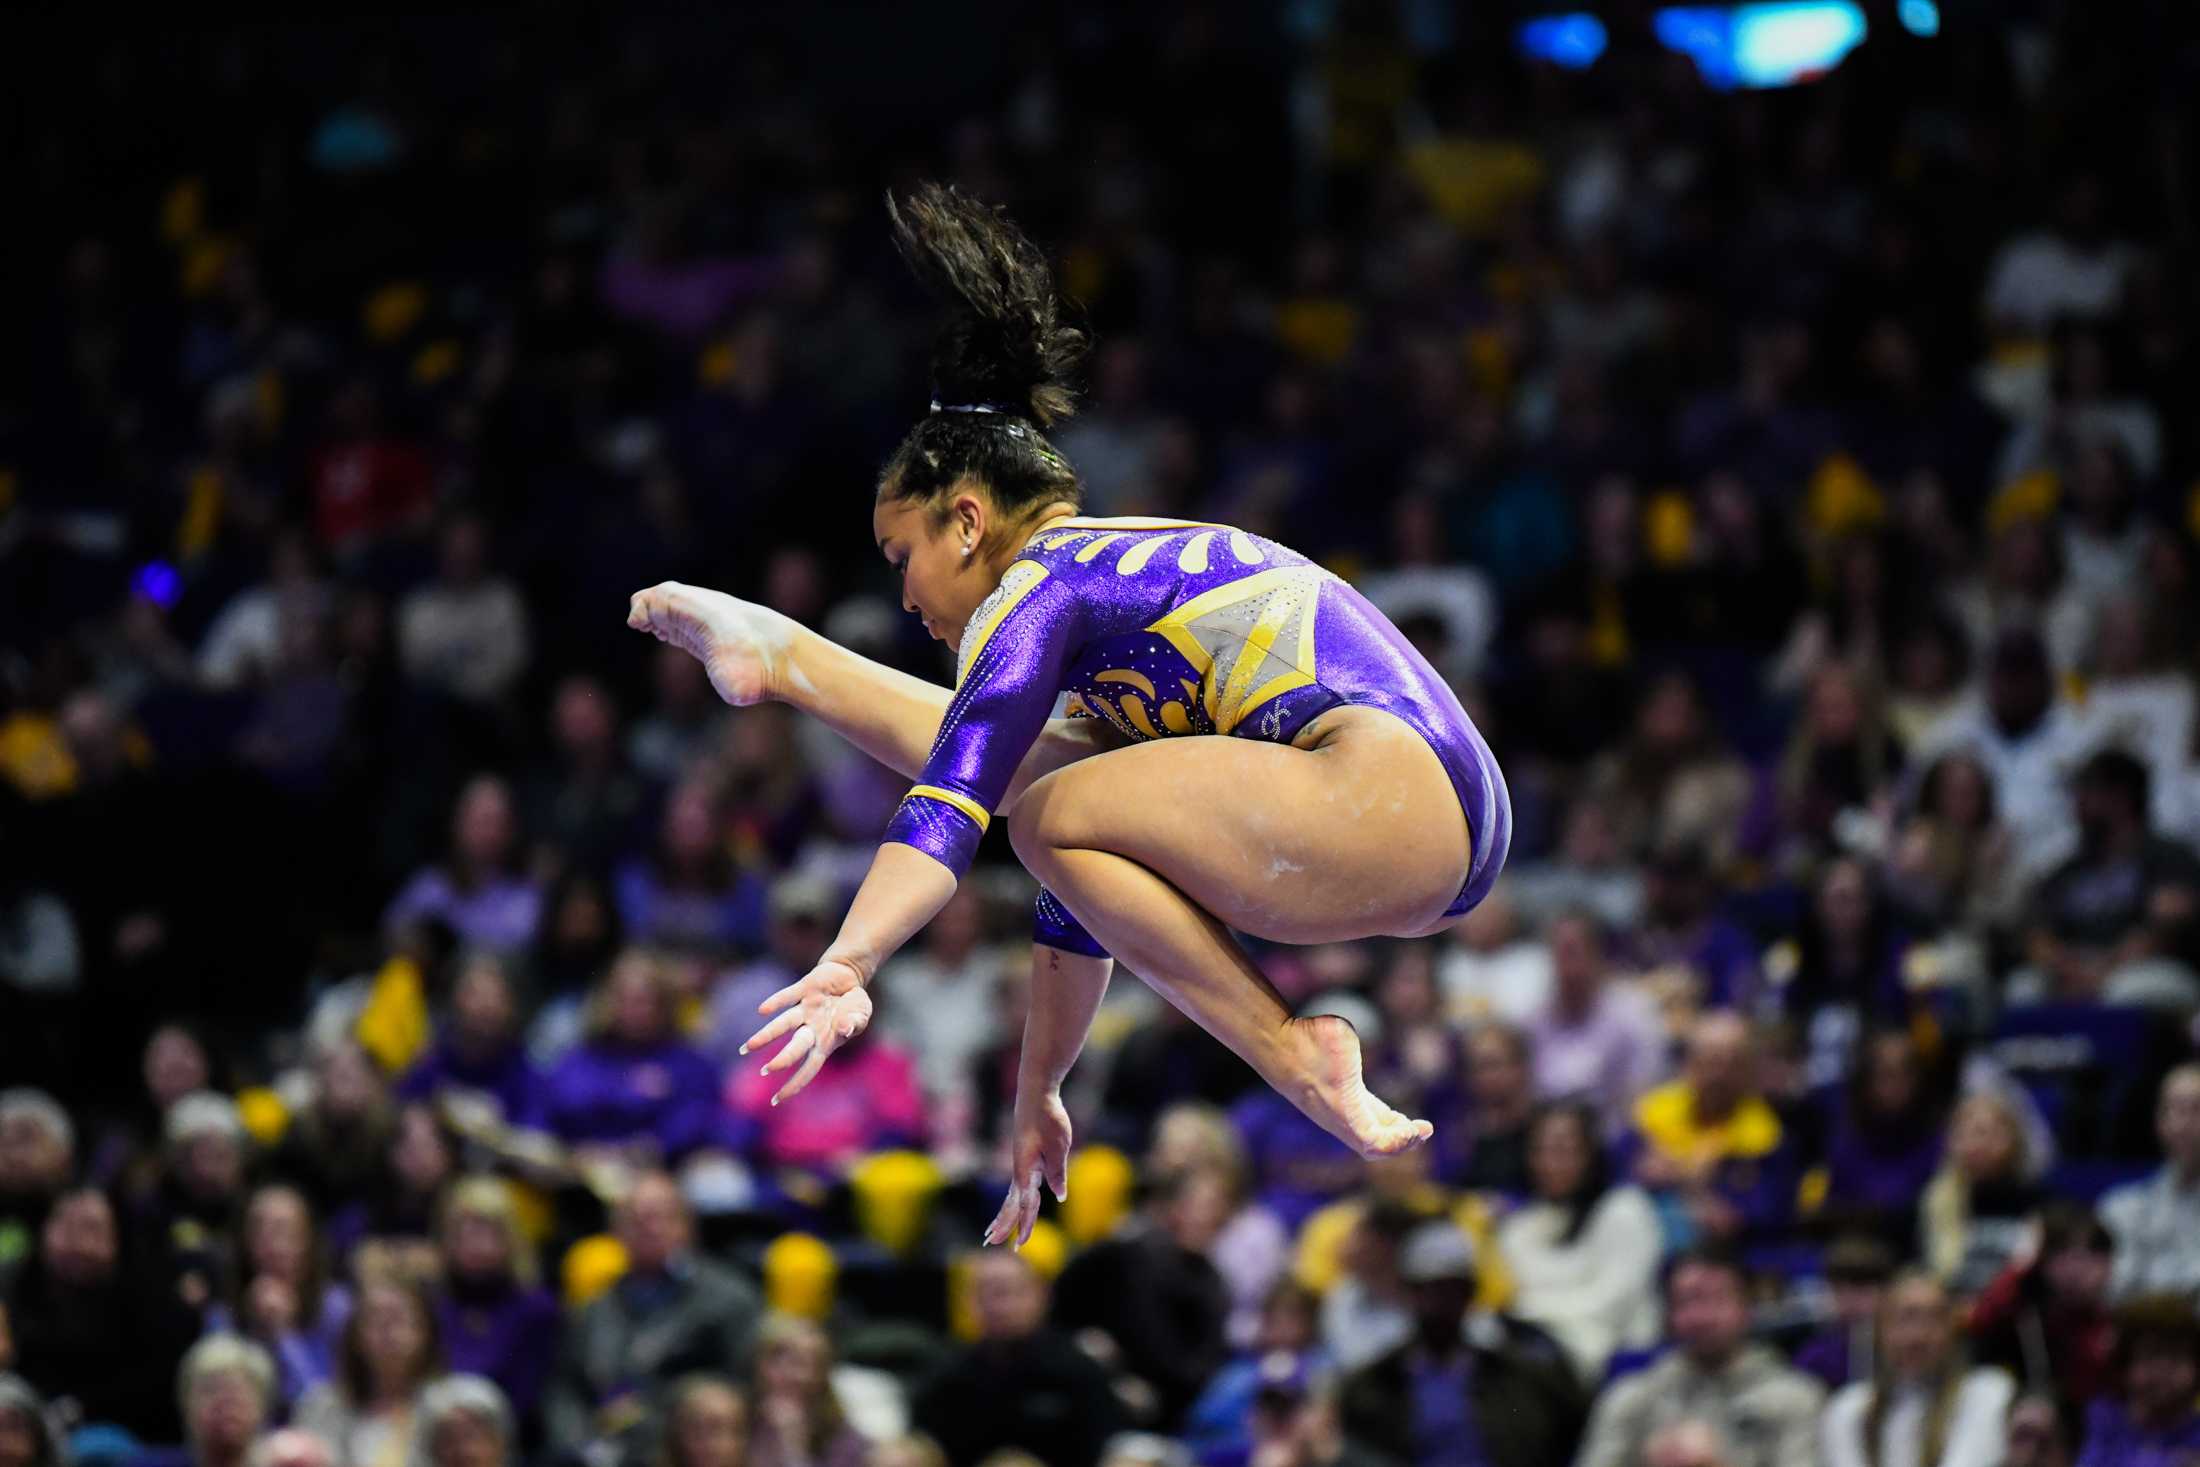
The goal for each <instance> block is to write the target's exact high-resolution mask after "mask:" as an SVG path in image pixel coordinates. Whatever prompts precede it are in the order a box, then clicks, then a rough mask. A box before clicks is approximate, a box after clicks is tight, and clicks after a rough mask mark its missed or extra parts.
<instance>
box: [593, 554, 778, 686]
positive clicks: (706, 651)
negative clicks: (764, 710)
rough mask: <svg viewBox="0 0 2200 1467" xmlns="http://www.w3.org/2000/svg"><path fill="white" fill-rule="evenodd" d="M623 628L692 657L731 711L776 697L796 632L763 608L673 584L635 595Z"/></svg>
mask: <svg viewBox="0 0 2200 1467" xmlns="http://www.w3.org/2000/svg"><path fill="white" fill-rule="evenodd" d="M626 624H627V625H628V626H630V627H632V628H634V629H635V630H636V631H638V632H648V633H649V634H650V635H651V636H653V637H655V638H656V639H657V640H658V641H660V642H670V643H671V644H672V645H673V646H675V647H678V648H680V649H681V650H682V651H684V652H687V653H689V654H691V655H692V656H693V657H694V658H695V659H696V660H697V661H698V662H701V663H702V664H703V670H704V671H705V672H706V673H708V674H709V675H710V685H711V686H712V687H714V688H716V689H717V690H718V696H719V697H721V698H723V699H725V700H726V701H727V702H728V703H731V704H733V705H734V706H735V707H736V708H746V707H747V706H748V705H749V704H751V703H761V702H763V701H764V700H765V699H767V698H773V697H776V696H778V687H779V680H780V678H781V676H782V675H783V674H784V671H785V668H786V662H787V652H788V649H789V647H790V646H791V645H792V643H793V641H794V633H795V630H796V627H795V623H793V622H791V621H789V620H788V619H787V618H786V617H784V616H782V615H780V614H779V613H778V612H776V611H773V610H772V609H771V608H770V607H768V606H758V605H756V604H755V603H754V602H751V601H742V600H738V599H736V598H735V597H732V596H728V595H727V594H726V593H725V592H723V591H707V590H705V589H703V588H702V587H701V586H683V585H681V584H680V583H679V582H678V581H664V582H660V583H659V584H657V585H654V586H651V587H650V588H649V589H648V590H646V591H637V592H635V593H634V599H633V600H632V601H630V602H629V603H628V604H627V611H626Z"/></svg>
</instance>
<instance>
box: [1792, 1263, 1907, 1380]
mask: <svg viewBox="0 0 2200 1467" xmlns="http://www.w3.org/2000/svg"><path fill="white" fill-rule="evenodd" d="M1825 1268H1826V1287H1827V1289H1828V1291H1829V1292H1830V1293H1831V1294H1832V1295H1833V1318H1832V1320H1830V1321H1829V1322H1828V1323H1827V1324H1826V1327H1825V1328H1824V1329H1821V1330H1820V1331H1818V1333H1816V1334H1814V1335H1812V1336H1811V1337H1810V1338H1809V1339H1807V1340H1805V1341H1804V1342H1803V1343H1802V1345H1801V1346H1799V1347H1798V1348H1797V1349H1796V1351H1795V1368H1796V1369H1798V1370H1800V1371H1802V1372H1803V1373H1805V1374H1806V1375H1813V1376H1816V1377H1817V1378H1818V1379H1819V1380H1821V1381H1823V1382H1824V1383H1825V1386H1826V1389H1827V1390H1829V1391H1837V1390H1839V1389H1841V1387H1843V1386H1845V1385H1847V1384H1849V1383H1850V1382H1851V1381H1854V1380H1856V1379H1857V1378H1858V1377H1859V1375H1860V1374H1861V1373H1862V1372H1865V1371H1867V1370H1869V1369H1870V1368H1871V1362H1872V1360H1873V1359H1874V1358H1875V1355H1876V1348H1877V1347H1876V1341H1875V1338H1874V1337H1875V1336H1876V1334H1877V1333H1878V1330H1879V1315H1880V1310H1881V1309H1882V1307H1883V1306H1884V1305H1885V1303H1886V1298H1887V1285H1888V1283H1889V1281H1890V1280H1892V1279H1893V1277H1894V1256H1893V1254H1892V1253H1891V1252H1890V1251H1889V1249H1888V1247H1887V1245H1886V1244H1885V1243H1884V1242H1882V1241H1881V1240H1880V1239H1878V1238H1876V1237H1872V1236H1870V1235H1868V1234H1867V1235H1859V1234H1853V1233H1852V1234H1849V1235H1847V1236H1845V1237H1841V1238H1836V1239H1835V1240H1834V1242H1833V1246H1832V1247H1830V1248H1828V1249H1827V1250H1826V1265H1825Z"/></svg>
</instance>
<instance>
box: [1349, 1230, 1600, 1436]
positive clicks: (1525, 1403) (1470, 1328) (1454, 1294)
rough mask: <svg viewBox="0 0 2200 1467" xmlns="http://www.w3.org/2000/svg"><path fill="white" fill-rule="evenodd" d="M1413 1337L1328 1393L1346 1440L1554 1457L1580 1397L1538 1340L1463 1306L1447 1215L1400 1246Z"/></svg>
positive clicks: (1471, 1281) (1465, 1291)
mask: <svg viewBox="0 0 2200 1467" xmlns="http://www.w3.org/2000/svg"><path fill="white" fill-rule="evenodd" d="M1398 1273H1399V1277H1400V1278H1401V1279H1402V1280H1403V1281H1404V1283H1405V1285H1406V1287H1407V1290H1408V1291H1409V1295H1410V1297H1411V1300H1412V1312H1413V1321H1414V1333H1413V1337H1412V1339H1411V1340H1410V1341H1409V1342H1408V1343H1406V1344H1403V1345H1401V1346H1399V1347H1398V1348H1396V1349H1395V1350H1392V1351H1391V1352H1390V1353H1388V1354H1386V1355H1384V1356H1382V1357H1381V1358H1380V1359H1378V1360H1376V1361H1374V1362H1373V1363H1372V1364H1370V1365H1367V1366H1365V1367H1364V1368H1362V1369H1360V1370H1358V1371H1356V1372H1354V1373H1353V1374H1352V1375H1351V1376H1350V1377H1348V1378H1347V1379H1346V1381H1345V1382H1344V1384H1343V1386H1342V1388H1341V1391H1340V1396H1339V1404H1340V1414H1341V1416H1342V1418H1343V1424H1344V1431H1345V1435H1346V1437H1347V1438H1348V1439H1349V1440H1351V1441H1353V1442H1355V1443H1357V1444H1359V1445H1360V1446H1362V1447H1365V1448H1367V1449H1369V1450H1371V1451H1375V1452H1380V1453H1382V1454H1383V1455H1385V1456H1388V1457H1390V1458H1392V1459H1393V1460H1395V1461H1399V1462H1406V1463H1413V1464H1416V1467H1420V1464H1435V1463H1442V1462H1454V1461H1459V1460H1462V1459H1463V1460H1467V1461H1476V1460H1479V1461H1485V1462H1488V1463H1490V1464H1491V1467H1537V1464H1541V1463H1548V1462H1563V1461H1565V1460H1566V1459H1567V1458H1568V1457H1570V1456H1571V1455H1572V1453H1573V1448H1574V1442H1575V1440H1576V1439H1577V1436H1578V1434H1579V1431H1580V1420H1581V1396H1580V1392H1579V1388H1578V1387H1577V1386H1576V1385H1575V1383H1574V1379H1573V1376H1572V1374H1571V1373H1570V1372H1569V1370H1568V1368H1567V1365H1566V1361H1565V1356H1564V1354H1563V1353H1562V1352H1561V1351H1560V1350H1559V1349H1558V1348H1557V1347H1556V1346H1555V1345H1554V1344H1552V1343H1551V1341H1550V1339H1549V1338H1548V1337H1547V1336H1544V1335H1542V1334H1541V1333H1540V1332H1537V1331H1533V1330H1530V1329H1527V1328H1526V1327H1524V1326H1520V1325H1518V1324H1515V1323H1513V1322H1511V1321H1508V1320H1504V1319H1502V1318H1489V1317H1483V1318H1476V1317H1474V1316H1473V1315H1471V1314H1470V1312H1469V1306H1470V1304H1471V1303H1472V1302H1473V1299H1474V1293H1475V1264H1474V1252H1473V1249H1472V1247H1471V1246H1470V1245H1469V1244H1468V1242H1467V1239H1466V1235H1465V1234H1463V1233H1461V1232H1460V1231H1459V1230H1458V1229H1457V1228H1455V1227H1453V1226H1452V1225H1451V1224H1450V1223H1441V1222H1440V1223H1426V1224H1423V1225H1422V1226H1420V1227H1419V1228H1416V1229H1415V1230H1414V1231H1413V1233H1412V1234H1411V1235H1409V1236H1408V1237H1407V1239H1406V1241H1405V1244H1404V1246H1403V1247H1402V1248H1401V1249H1400V1251H1399V1260H1398Z"/></svg>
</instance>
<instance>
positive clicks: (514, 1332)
mask: <svg viewBox="0 0 2200 1467" xmlns="http://www.w3.org/2000/svg"><path fill="white" fill-rule="evenodd" d="M436 1243H437V1250H438V1252H439V1253H440V1255H441V1259H442V1276H443V1285H442V1288H441V1289H440V1290H439V1291H438V1292H437V1294H436V1297H435V1311H436V1319H437V1323H438V1325H439V1327H440V1330H441V1333H442V1336H443V1348H444V1352H445V1354H446V1356H447V1357H448V1360H449V1364H450V1367H451V1369H452V1370H454V1371H457V1372H459V1373H461V1374H465V1375H480V1376H486V1377H487V1378H488V1379H490V1380H493V1381H495V1382H496V1383H497V1386H498V1388H499V1389H500V1390H502V1391H503V1392H504V1396H505V1399H506V1400H508V1401H510V1402H511V1404H512V1410H513V1412H514V1413H515V1414H516V1415H518V1416H519V1418H520V1419H521V1420H523V1421H524V1420H529V1419H532V1417H533V1415H534V1411H535V1407H536V1406H537V1405H538V1404H539V1403H540V1402H541V1400H542V1392H543V1387H544V1385H545V1384H546V1383H547V1382H548V1380H549V1378H550V1367H551V1364H552V1363H553V1362H554V1361H555V1360H556V1358H557V1349H558V1332H559V1319H558V1305H557V1301H556V1300H555V1299H553V1298H552V1297H551V1296H550V1291H549V1290H547V1289H545V1288H543V1287H542V1286H541V1285H540V1284H538V1283H537V1282H536V1281H535V1252H534V1249H533V1248H531V1247H530V1246H529V1245H528V1243H527V1239H526V1237H525V1235H524V1234H522V1233H521V1231H520V1225H519V1215H518V1213H517V1212H516V1211H515V1210H514V1208H513V1205H512V1194H511V1192H510V1191H509V1190H508V1189H507V1188H506V1186H505V1184H504V1183H503V1182H500V1181H498V1180H496V1179H495V1178H492V1177H469V1178H467V1179H466V1180H465V1181H463V1182H460V1183H459V1184H458V1185H457V1186H455V1187H453V1188H452V1189H451V1192H450V1196H449V1197H448V1199H447V1200H446V1201H445V1202H444V1204H443V1217H442V1224H441V1226H440V1227H439V1228H438V1230H437V1236H436Z"/></svg>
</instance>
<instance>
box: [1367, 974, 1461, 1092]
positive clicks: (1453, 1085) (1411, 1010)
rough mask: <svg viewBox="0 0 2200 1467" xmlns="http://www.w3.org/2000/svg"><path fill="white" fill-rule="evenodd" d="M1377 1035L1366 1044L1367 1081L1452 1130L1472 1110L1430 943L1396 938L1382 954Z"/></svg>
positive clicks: (1455, 1033) (1377, 991) (1376, 993)
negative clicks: (1379, 1021)
mask: <svg viewBox="0 0 2200 1467" xmlns="http://www.w3.org/2000/svg"><path fill="white" fill-rule="evenodd" d="M1374 996H1375V1007H1376V1012H1377V1013H1378V1014H1379V1015H1380V1017H1381V1029H1380V1032H1379V1036H1378V1037H1376V1038H1374V1039H1373V1041H1372V1042H1371V1043H1370V1044H1369V1045H1368V1047H1367V1054H1366V1057H1365V1068H1366V1073H1367V1079H1368V1084H1369V1086H1370V1087H1371V1088H1373V1089H1374V1090H1376V1091H1378V1092H1379V1093H1381V1094H1384V1095H1391V1096H1395V1097H1397V1099H1396V1100H1395V1101H1394V1102H1392V1103H1393V1104H1395V1105H1398V1106H1402V1107H1403V1108H1404V1109H1405V1111H1406V1112H1407V1113H1408V1114H1410V1115H1415V1116H1420V1117H1423V1118H1425V1119H1427V1120H1429V1121H1430V1122H1431V1123H1433V1124H1434V1125H1435V1127H1436V1129H1437V1130H1439V1131H1443V1132H1447V1133H1449V1132H1457V1131H1460V1130H1463V1129H1464V1128H1465V1127H1466V1125H1467V1124H1468V1121H1469V1117H1470V1116H1471V1114H1472V1109H1473V1107H1472V1104H1471V1099H1470V1091H1469V1087H1468V1086H1466V1085H1465V1084H1463V1083H1462V1078H1461V1077H1462V1076H1463V1075H1464V1074H1465V1073H1466V1069H1467V1066H1466V1064H1465V1057H1466V1054H1465V1051H1466V1046H1465V1044H1464V1043H1463V1041H1462V1037H1461V1034H1460V1031H1459V1030H1458V1029H1457V1028H1456V1027H1455V1026H1454V1025H1452V1024H1450V1023H1448V1022H1447V1021H1446V1019H1445V1015H1444V1009H1443V1004H1442V1001H1441V998H1440V996H1439V993H1438V990H1437V986H1436V966H1435V950H1434V947H1433V946H1432V945H1431V944H1429V943H1423V942H1401V943H1398V944H1396V945H1395V946H1393V947H1392V948H1391V949H1390V950H1389V952H1388V953H1387V954H1386V955H1385V957H1384V960H1383V962H1382V965H1381V967H1380V969H1379V970H1378V976H1377V977H1376V980H1375V989H1374Z"/></svg>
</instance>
